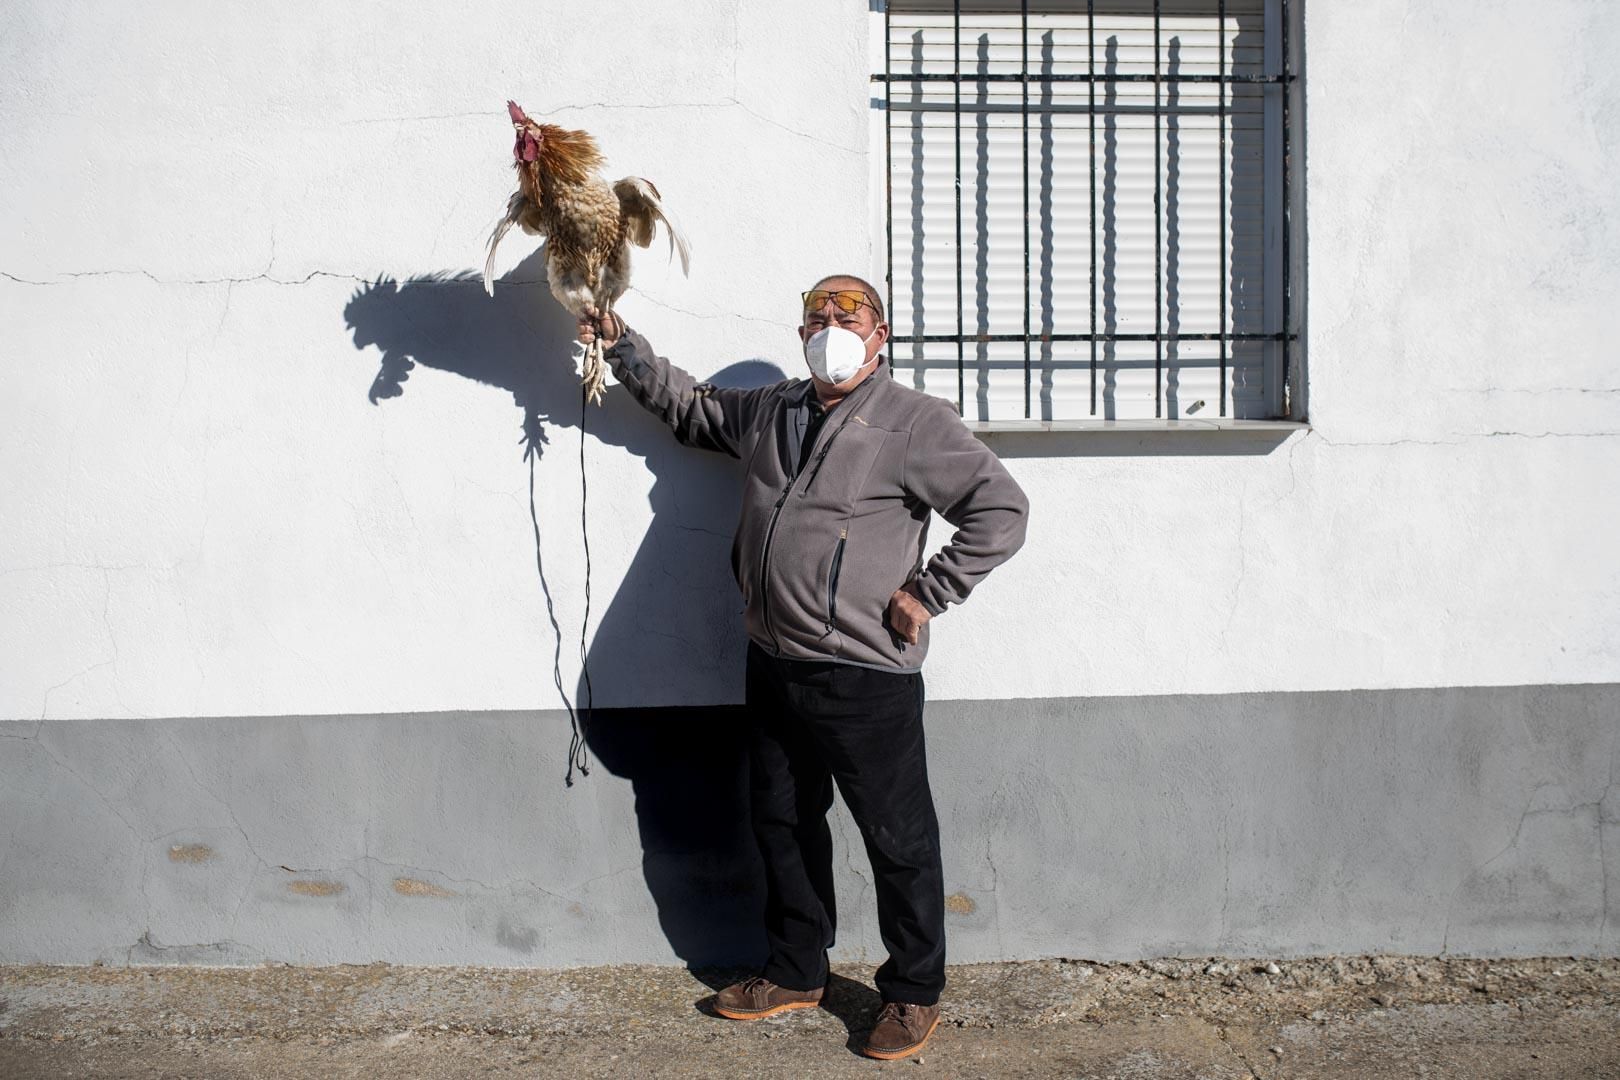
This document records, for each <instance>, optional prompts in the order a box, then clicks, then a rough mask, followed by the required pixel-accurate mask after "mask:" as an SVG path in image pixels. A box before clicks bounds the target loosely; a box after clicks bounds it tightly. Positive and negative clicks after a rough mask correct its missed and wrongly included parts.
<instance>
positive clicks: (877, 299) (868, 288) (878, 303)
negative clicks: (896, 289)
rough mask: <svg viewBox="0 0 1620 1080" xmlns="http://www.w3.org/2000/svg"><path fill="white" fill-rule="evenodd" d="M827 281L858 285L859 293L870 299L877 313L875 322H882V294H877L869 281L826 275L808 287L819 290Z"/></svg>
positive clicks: (854, 276)
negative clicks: (847, 282)
mask: <svg viewBox="0 0 1620 1080" xmlns="http://www.w3.org/2000/svg"><path fill="white" fill-rule="evenodd" d="M829 281H853V282H854V283H855V284H857V285H859V286H860V287H861V291H862V292H864V293H866V295H867V296H869V297H871V298H872V307H873V308H874V309H875V310H876V311H877V321H878V322H882V321H883V294H882V293H880V292H878V291H877V289H876V288H874V287H873V285H872V283H871V282H870V281H867V280H866V279H865V278H863V277H857V276H856V275H854V274H828V275H827V276H826V277H824V278H822V279H821V280H820V281H818V282H816V283H815V284H814V285H812V286H810V287H811V288H812V289H819V288H821V287H822V286H823V285H825V284H827V282H829Z"/></svg>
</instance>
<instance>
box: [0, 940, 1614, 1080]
mask: <svg viewBox="0 0 1620 1080" xmlns="http://www.w3.org/2000/svg"><path fill="white" fill-rule="evenodd" d="M739 974H743V973H739V972H730V971H701V972H697V973H693V972H688V971H686V970H685V969H682V968H670V967H665V968H660V967H615V968H582V969H576V970H568V971H529V970H512V969H468V968H401V967H390V966H387V965H380V964H379V965H373V966H369V967H328V968H306V967H288V966H280V965H277V966H263V967H257V968H189V967H148V968H99V967H88V968H84V967H80V968H64V967H0V1076H4V1077H34V1076H39V1077H70V1076H117V1077H155V1076H201V1077H212V1076H221V1077H238V1076H240V1077H249V1076H252V1077H264V1076H320V1077H333V1076H357V1077H358V1076H410V1077H418V1076H420V1077H439V1076H446V1077H449V1076H474V1075H477V1076H482V1075H486V1074H538V1075H565V1076H577V1075H598V1074H600V1075H624V1076H638V1077H639V1076H668V1077H687V1076H703V1077H708V1076H724V1075H750V1076H753V1075H764V1076H794V1077H823V1076H825V1077H834V1076H867V1075H872V1074H876V1073H881V1072H885V1071H887V1072H889V1073H891V1074H892V1073H899V1074H900V1075H904V1076H924V1075H929V1074H932V1075H936V1076H951V1077H955V1076H964V1077H966V1076H994V1077H1030V1076H1070V1077H1082V1076H1083V1077H1118V1078H1121V1080H1124V1078H1147V1077H1153V1078H1158V1077H1164V1078H1171V1077H1174V1078H1192V1077H1201V1078H1209V1080H1217V1078H1220V1080H1224V1078H1228V1077H1233V1078H1252V1077H1260V1078H1264V1080H1271V1078H1273V1077H1324V1078H1325V1077H1402V1078H1406V1077H1425V1078H1432V1080H1439V1078H1442V1077H1467V1078H1470V1080H1489V1078H1496V1077H1557V1078H1560V1080H1575V1078H1584V1077H1592V1078H1597V1077H1608V1078H1614V1077H1620V959H1608V960H1575V959H1569V958H1542V959H1528V960H1527V959H1515V960H1466V959H1455V958H1450V959H1433V958H1413V957H1385V956H1347V957H1319V958H1312V959H1306V960H1281V961H1276V962H1271V961H1268V960H1266V959H1258V960H1253V961H1233V960H1212V961H1198V960H1154V961H1145V962H1140V963H1119V964H1107V963H1091V962H1085V961H1073V960H1045V961H1035V962H1029V963H1018V964H977V965H966V966H960V967H953V968H951V969H950V986H949V988H948V990H947V992H946V998H945V999H944V1004H945V1013H944V1017H945V1018H944V1020H943V1022H942V1023H941V1025H940V1027H939V1028H938V1030H936V1032H935V1033H934V1036H933V1038H932V1039H931V1040H930V1042H929V1043H928V1045H927V1046H926V1047H925V1048H924V1050H923V1053H922V1054H921V1055H919V1056H917V1057H914V1058H910V1059H906V1060H903V1061H895V1062H877V1061H872V1060H869V1059H866V1058H863V1057H860V1056H858V1054H857V1053H856V1047H857V1046H858V1045H859V1041H860V1037H861V1036H862V1035H863V1034H864V1033H865V1031H866V1029H867V1027H868V1026H869V1024H870V1017H871V1015H872V1013H873V1012H874V1011H875V1009H876V1007H877V995H876V994H875V993H874V992H873V991H872V990H871V989H870V982H869V979H870V974H871V972H870V969H869V968H865V967H853V966H849V965H839V966H838V967H837V968H836V969H835V975H834V979H833V982H832V984H831V990H830V993H829V995H828V999H827V1001H826V1002H824V1005H823V1007H822V1008H820V1009H804V1010H800V1011H797V1012H792V1013H786V1014H783V1015H781V1016H778V1017H773V1018H771V1019H769V1020H762V1021H754V1022H747V1023H739V1022H736V1021H730V1020H725V1019H721V1018H719V1017H717V1016H715V1015H714V1014H713V1013H712V1011H711V1010H710V1002H711V1000H712V998H713V991H714V990H715V989H716V988H717V987H719V986H723V985H725V983H726V982H729V981H731V979H732V978H733V977H735V976H737V975H739Z"/></svg>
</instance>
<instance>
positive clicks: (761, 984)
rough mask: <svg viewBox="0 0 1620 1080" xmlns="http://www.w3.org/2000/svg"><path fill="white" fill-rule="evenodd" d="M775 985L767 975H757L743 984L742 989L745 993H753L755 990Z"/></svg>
mask: <svg viewBox="0 0 1620 1080" xmlns="http://www.w3.org/2000/svg"><path fill="white" fill-rule="evenodd" d="M774 985H775V984H774V983H772V982H771V980H769V979H767V978H766V977H765V976H763V975H755V976H754V977H753V978H751V979H749V980H747V981H746V982H744V983H743V984H742V990H743V993H745V994H752V993H753V992H754V991H755V990H760V989H766V988H769V987H771V986H774Z"/></svg>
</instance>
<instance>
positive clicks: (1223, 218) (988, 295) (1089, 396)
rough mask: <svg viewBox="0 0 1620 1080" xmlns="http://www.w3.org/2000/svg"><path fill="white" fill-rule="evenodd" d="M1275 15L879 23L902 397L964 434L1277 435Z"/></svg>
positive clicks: (1267, 10)
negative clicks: (1137, 423) (1066, 430)
mask: <svg viewBox="0 0 1620 1080" xmlns="http://www.w3.org/2000/svg"><path fill="white" fill-rule="evenodd" d="M1293 6H1294V7H1296V8H1297V6H1298V4H1297V0H1296V3H1295V4H1294V5H1293ZM1288 8H1289V4H1288V2H1287V0H1180V2H1178V3H1170V2H1168V0H1111V2H1108V3H1103V2H1100V0H1093V2H1091V3H1086V2H1085V0H1081V2H1079V3H1075V2H1072V0H1071V2H1067V3H1053V2H1050V0H1047V2H1037V0H1000V2H998V0H978V2H975V3H956V4H953V3H948V2H947V3H941V2H939V0H889V2H888V3H887V4H885V5H883V12H882V20H883V59H882V64H883V69H882V71H881V72H878V73H875V74H874V75H873V85H874V87H875V90H874V94H873V98H872V100H873V106H874V108H875V109H876V110H877V111H878V115H880V116H881V117H882V120H883V125H882V127H883V130H882V139H883V154H884V160H885V178H884V179H885V181H886V191H885V193H884V198H883V200H882V201H883V212H884V216H885V221H884V232H885V240H886V245H887V254H888V263H887V273H888V286H887V287H888V293H889V295H888V297H887V300H888V305H889V321H890V325H891V327H892V328H893V333H894V337H893V343H892V344H891V346H890V349H889V352H890V355H891V358H892V362H893V365H894V372H895V376H896V377H897V378H900V379H904V380H909V381H910V383H911V384H912V385H914V386H916V387H917V388H918V389H921V390H925V391H927V392H929V393H934V394H937V395H939V396H941V397H946V398H948V399H950V400H952V401H955V402H957V403H958V406H959V409H960V411H961V413H962V415H963V417H964V419H966V420H967V421H969V422H970V423H980V424H991V425H1000V424H1002V423H1004V422H1012V423H1011V425H1010V426H1015V427H1016V426H1019V424H1021V423H1025V422H1029V421H1037V422H1038V421H1070V420H1080V421H1089V420H1132V419H1160V420H1177V419H1201V420H1202V419H1212V418H1228V419H1260V420H1264V419H1282V418H1286V417H1288V416H1289V397H1288V393H1287V389H1286V388H1287V386H1288V384H1289V380H1290V379H1291V378H1294V377H1295V376H1296V375H1297V367H1298V360H1299V357H1298V348H1299V347H1298V337H1297V334H1296V333H1295V326H1296V319H1295V318H1294V317H1293V316H1292V314H1291V311H1292V310H1293V309H1294V308H1295V306H1296V300H1297V296H1298V292H1299V290H1298V289H1297V288H1296V284H1297V278H1298V274H1297V272H1296V271H1294V270H1293V269H1292V268H1291V267H1290V260H1291V259H1293V258H1296V257H1297V250H1294V248H1296V247H1297V245H1291V240H1293V239H1294V238H1293V237H1291V236H1290V229H1291V223H1292V222H1291V219H1292V218H1293V217H1294V214H1293V213H1291V208H1290V205H1289V201H1290V200H1289V194H1288V193H1289V192H1290V191H1291V190H1292V189H1293V187H1294V185H1295V183H1296V177H1295V176H1294V175H1293V173H1294V172H1295V170H1293V169H1292V168H1291V161H1290V158H1291V157H1292V156H1293V155H1290V154H1285V153H1284V147H1285V146H1292V145H1294V139H1295V135H1296V129H1297V127H1298V125H1297V123H1296V122H1295V117H1296V114H1297V111H1298V103H1297V101H1295V102H1293V103H1290V102H1289V101H1288V97H1289V96H1290V95H1292V94H1293V93H1295V85H1294V82H1293V77H1292V74H1291V72H1292V65H1289V64H1285V62H1284V59H1283V58H1284V56H1285V54H1286V53H1287V50H1288V41H1289V36H1290V35H1289V34H1288V33H1287V32H1286V31H1285V23H1286V20H1287V19H1288V18H1289V17H1290V13H1289V11H1288ZM1293 36H1294V37H1295V38H1297V36H1298V35H1297V33H1296V34H1294V35H1293Z"/></svg>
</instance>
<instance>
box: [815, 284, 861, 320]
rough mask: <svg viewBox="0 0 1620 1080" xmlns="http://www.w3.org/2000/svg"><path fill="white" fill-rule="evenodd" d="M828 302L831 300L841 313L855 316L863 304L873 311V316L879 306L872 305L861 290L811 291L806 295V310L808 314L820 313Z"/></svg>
mask: <svg viewBox="0 0 1620 1080" xmlns="http://www.w3.org/2000/svg"><path fill="white" fill-rule="evenodd" d="M828 300H831V301H832V302H833V303H834V304H835V305H836V306H837V307H838V310H839V311H842V312H844V313H846V314H854V312H855V310H856V309H857V308H859V307H860V306H861V305H863V304H864V305H866V306H867V307H869V308H871V309H872V314H874V315H876V314H877V305H876V304H874V303H872V301H871V300H870V299H869V298H868V297H867V295H866V293H864V292H862V291H861V290H860V289H811V290H810V291H809V292H807V293H805V294H804V310H805V311H806V312H810V311H820V310H821V307H822V305H824V304H825V303H826V302H827V301H828Z"/></svg>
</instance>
